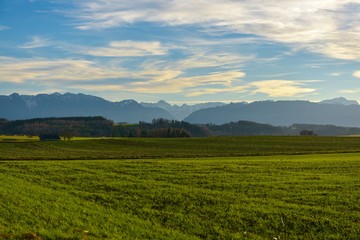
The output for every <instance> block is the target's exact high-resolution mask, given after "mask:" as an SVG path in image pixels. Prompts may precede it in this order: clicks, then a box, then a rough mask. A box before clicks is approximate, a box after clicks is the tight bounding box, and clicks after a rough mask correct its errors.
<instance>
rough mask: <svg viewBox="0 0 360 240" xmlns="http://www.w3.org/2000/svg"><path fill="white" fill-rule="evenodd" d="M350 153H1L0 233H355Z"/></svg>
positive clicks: (357, 190) (356, 182)
mask: <svg viewBox="0 0 360 240" xmlns="http://www.w3.org/2000/svg"><path fill="white" fill-rule="evenodd" d="M359 169H360V161H359V156H358V154H331V155H305V156H287V155H283V156H254V157H241V158H236V157H231V158H195V159H162V160H153V159H148V160H121V161H116V160H102V161H96V160H94V161H51V162H48V161H35V162H34V161H31V162H24V161H22V162H18V161H6V162H0V172H1V174H0V181H1V182H2V184H1V185H0V197H1V200H2V201H1V204H0V233H1V234H3V236H8V237H9V236H12V237H19V236H21V235H22V234H24V233H33V234H36V236H39V237H40V238H42V239H68V238H71V239H204V238H205V239H275V238H277V239H357V237H358V236H359V235H360V225H359V224H358V223H359V220H360V205H359V204H360V201H359V200H360V179H359V177H358V173H359Z"/></svg>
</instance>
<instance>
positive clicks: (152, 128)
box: [113, 118, 210, 137]
mask: <svg viewBox="0 0 360 240" xmlns="http://www.w3.org/2000/svg"><path fill="white" fill-rule="evenodd" d="M113 135H114V136H118V137H206V136H209V135H210V132H209V130H208V129H207V128H206V127H205V126H199V125H195V124H190V123H187V122H184V121H176V120H167V119H162V118H160V119H154V120H153V121H152V122H151V123H147V122H139V124H132V125H129V124H118V125H116V126H115V127H114V132H113Z"/></svg>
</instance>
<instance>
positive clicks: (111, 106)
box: [0, 93, 173, 123]
mask: <svg viewBox="0 0 360 240" xmlns="http://www.w3.org/2000/svg"><path fill="white" fill-rule="evenodd" d="M78 116H103V117H105V118H108V119H111V120H113V121H115V122H127V123H137V122H139V121H152V120H153V119H154V118H166V119H172V118H173V116H172V115H171V114H170V113H168V112H167V111H165V110H163V109H161V108H146V107H143V106H142V105H141V104H139V103H137V102H136V101H134V100H124V101H121V102H110V101H107V100H105V99H103V98H100V97H95V96H91V95H85V94H81V93H80V94H72V93H65V94H60V93H53V94H39V95H36V96H30V95H19V94H17V93H14V94H11V95H10V96H0V118H5V119H8V120H19V119H30V118H44V117H78Z"/></svg>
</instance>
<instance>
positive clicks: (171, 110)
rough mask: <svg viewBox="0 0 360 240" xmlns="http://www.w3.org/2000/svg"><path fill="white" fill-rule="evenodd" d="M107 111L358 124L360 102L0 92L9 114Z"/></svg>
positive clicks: (114, 115)
mask: <svg viewBox="0 0 360 240" xmlns="http://www.w3.org/2000/svg"><path fill="white" fill-rule="evenodd" d="M77 116H103V117H105V118H108V119H111V120H113V121H114V122H126V123H138V122H139V121H145V122H150V121H152V120H153V119H159V118H164V119H177V120H184V121H187V122H190V123H199V124H207V123H211V124H224V123H229V122H237V121H239V120H245V121H253V122H258V123H264V124H271V125H275V126H290V125H291V124H294V123H301V124H332V125H337V126H348V127H360V121H359V120H360V106H359V104H358V103H357V102H356V101H354V100H347V99H345V98H334V99H330V100H324V101H322V102H318V103H316V102H309V101H259V102H252V103H247V102H239V103H230V104H226V103H221V102H210V103H201V104H195V105H187V104H183V105H171V104H169V103H167V102H165V101H159V102H157V103H144V102H141V103H138V102H137V101H135V100H123V101H120V102H111V101H107V100H105V99H103V98H100V97H96V96H91V95H85V94H81V93H79V94H73V93H65V94H60V93H53V94H39V95H35V96H33V95H19V94H17V93H13V94H11V95H9V96H0V118H5V119H8V120H19V119H31V118H44V117H77Z"/></svg>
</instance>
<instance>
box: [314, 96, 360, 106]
mask: <svg viewBox="0 0 360 240" xmlns="http://www.w3.org/2000/svg"><path fill="white" fill-rule="evenodd" d="M320 103H324V104H337V105H359V103H358V102H357V101H355V100H347V99H346V98H344V97H339V98H333V99H329V100H324V101H321V102H320Z"/></svg>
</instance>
